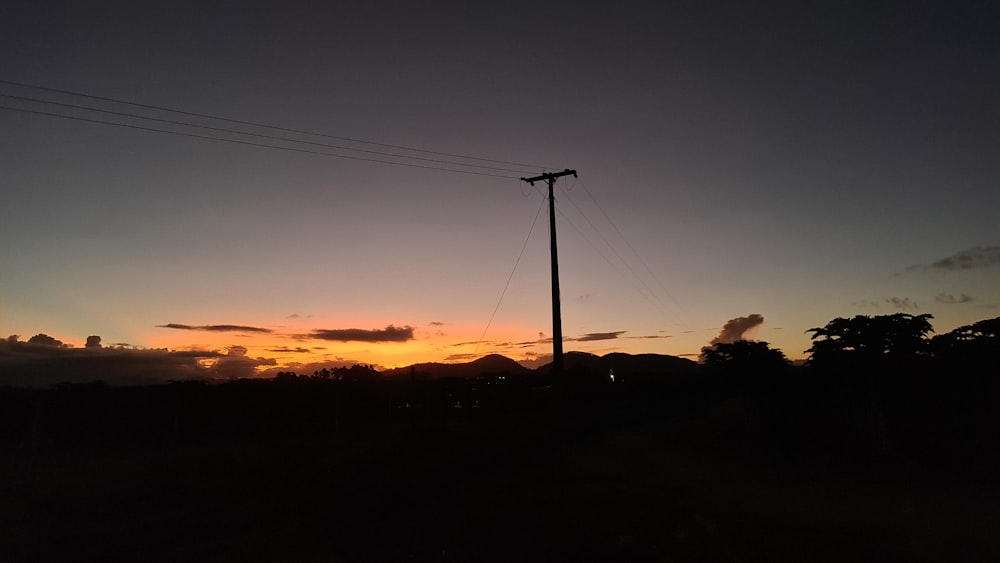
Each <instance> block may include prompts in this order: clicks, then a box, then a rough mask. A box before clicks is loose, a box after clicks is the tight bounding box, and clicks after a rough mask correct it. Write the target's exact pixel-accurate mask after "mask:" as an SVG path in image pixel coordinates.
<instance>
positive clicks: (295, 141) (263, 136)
mask: <svg viewBox="0 0 1000 563" xmlns="http://www.w3.org/2000/svg"><path fill="white" fill-rule="evenodd" d="M0 97H2V98H10V99H14V100H21V101H27V102H34V103H40V104H49V105H54V106H60V107H65V108H72V109H82V110H86V111H95V112H98V113H105V114H110V115H117V116H122V117H130V118H136V119H145V120H148V121H156V122H159V123H170V124H172V125H183V126H185V127H194V128H197V129H207V130H209V131H218V132H221V133H234V134H237V135H247V136H250V137H259V138H263V139H273V140H277V141H287V142H290V143H301V144H304V145H312V146H318V147H327V148H331V149H337V150H345V151H352V152H360V153H366V154H375V155H379V156H390V157H393V158H407V159H410V160H420V161H423V162H436V163H438V164H451V165H454V166H468V167H471V168H483V169H486V170H498V171H502V172H518V173H522V174H523V173H525V171H524V170H517V169H513V168H501V167H497V166H487V165H485V164H466V163H464V162H454V161H451V160H441V159H437V158H427V157H421V156H408V155H405V154H396V153H386V152H380V151H375V150H368V149H355V148H351V147H343V146H340V145H331V144H329V143H319V142H316V141H303V140H299V139H292V138H289V137H280V136H277V135H265V134H263V133H250V132H247V131H238V130H236V129H225V128H223V127H212V126H210V125H198V124H195V123H188V122H185V121H176V120H173V119H163V118H159V117H148V116H145V115H138V114H134V113H126V112H121V111H111V110H106V109H98V108H93V107H89V106H81V105H77V104H67V103H62V102H52V101H49V100H42V99H39V98H30V97H26V96H14V95H12V94H3V93H0Z"/></svg>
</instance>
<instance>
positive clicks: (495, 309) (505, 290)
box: [472, 198, 545, 356]
mask: <svg viewBox="0 0 1000 563" xmlns="http://www.w3.org/2000/svg"><path fill="white" fill-rule="evenodd" d="M543 207H545V198H542V202H541V203H540V204H539V205H538V210H537V211H535V218H534V219H532V221H531V227H529V228H528V236H526V237H524V244H522V245H521V252H519V253H518V254H517V260H515V261H514V267H513V268H512V269H511V271H510V275H509V276H507V283H505V284H504V286H503V291H501V292H500V298H499V299H498V300H497V304H496V307H494V308H493V314H491V315H490V320H489V321H488V322H487V323H486V328H484V329H483V334H482V335H481V336H480V337H479V340H478V341H477V342H476V347H475V349H474V350H473V351H472V355H473V356H475V355H476V354H477V353H479V345H480V344H482V343H483V340H485V339H486V333H487V332H489V330H490V326H491V325H492V324H493V320H494V319H495V318H496V316H497V311H499V310H500V304H501V303H503V298H504V296H505V295H507V289H508V288H509V287H510V282H511V280H512V279H514V272H516V271H517V266H518V265H519V264H520V263H521V258H522V257H523V256H524V250H525V249H526V248H528V241H529V240H531V233H532V232H533V231H534V230H535V223H537V222H538V216H539V215H541V214H542V208H543Z"/></svg>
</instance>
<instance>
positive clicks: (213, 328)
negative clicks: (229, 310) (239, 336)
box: [156, 323, 274, 334]
mask: <svg viewBox="0 0 1000 563" xmlns="http://www.w3.org/2000/svg"><path fill="white" fill-rule="evenodd" d="M156 326H157V327H158V328H173V329H177V330H201V331H206V332H257V333H261V334H271V333H272V332H274V331H272V330H271V329H269V328H260V327H256V326H241V325H197V326H195V325H184V324H178V323H167V324H165V325H156Z"/></svg>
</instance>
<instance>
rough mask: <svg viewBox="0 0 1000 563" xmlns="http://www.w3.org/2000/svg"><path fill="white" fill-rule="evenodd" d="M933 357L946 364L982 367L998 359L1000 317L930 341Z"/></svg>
mask: <svg viewBox="0 0 1000 563" xmlns="http://www.w3.org/2000/svg"><path fill="white" fill-rule="evenodd" d="M931 350H932V352H933V353H934V355H935V356H937V357H938V358H941V359H942V360H946V361H948V362H961V363H964V364H973V365H982V363H983V362H987V361H992V362H996V361H997V360H998V358H1000V317H996V318H992V319H986V320H982V321H979V322H976V323H973V324H971V325H965V326H960V327H958V328H956V329H955V330H953V331H951V332H947V333H945V334H939V335H937V336H935V337H934V338H932V339H931Z"/></svg>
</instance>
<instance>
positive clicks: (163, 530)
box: [0, 393, 1000, 562]
mask: <svg viewBox="0 0 1000 563" xmlns="http://www.w3.org/2000/svg"><path fill="white" fill-rule="evenodd" d="M742 408H743V406H742V403H741V401H740V400H739V399H730V400H727V401H723V402H719V403H715V404H712V405H709V404H708V403H706V404H705V405H700V406H698V405H696V406H692V405H686V406H685V405H683V404H680V403H679V402H674V403H671V402H670V401H668V400H664V401H659V400H658V399H656V398H655V397H653V398H651V397H650V396H648V395H645V394H643V393H633V394H631V395H630V394H624V395H623V394H621V393H619V394H618V395H616V396H614V397H612V399H608V400H604V399H602V398H601V397H600V395H599V394H593V393H591V394H589V395H588V396H587V397H585V398H583V399H581V398H580V397H575V396H562V395H559V394H558V393H552V394H551V395H550V396H540V397H533V398H531V399H530V400H525V401H522V402H519V403H517V406H516V408H513V407H512V408H494V409H489V408H469V407H468V406H466V407H465V408H464V409H451V410H448V411H440V412H439V413H437V414H436V415H435V416H427V417H420V416H395V417H394V416H387V420H383V421H379V422H371V423H366V424H354V425H347V424H336V423H331V424H330V425H318V426H315V427H311V428H306V429H300V430H298V431H295V432H286V431H281V432H275V431H266V430H255V431H253V432H244V433H240V432H230V433H218V434H215V435H212V434H210V433H209V434H206V436H205V437H202V438H199V439H192V438H190V437H184V436H183V435H182V436H181V438H177V436H173V437H172V436H170V435H164V436H159V437H157V438H156V439H149V440H135V439H133V440H124V441H121V440H120V441H117V442H102V441H101V440H94V439H92V438H86V437H85V438H81V439H80V440H79V441H78V443H76V444H75V445H74V444H73V443H62V442H52V441H49V442H45V441H44V440H43V441H42V442H43V445H42V446H38V445H37V443H35V441H32V440H20V441H17V440H8V441H7V442H6V447H7V452H6V453H7V454H8V455H6V456H5V458H4V460H3V462H2V465H0V471H2V474H0V478H2V485H0V487H2V488H0V560H2V561H8V562H11V561H76V560H92V561H110V560H123V561H511V560H530V561H536V560H537V561H543V560H544V561H584V560H586V561H675V562H685V561H731V562H737V561H741V562H750V561H777V562H782V561H966V562H969V561H1000V540H998V538H997V533H996V532H997V530H998V529H1000V526H998V524H1000V518H998V516H1000V511H998V508H1000V504H998V498H1000V497H998V494H997V490H996V488H995V486H994V485H993V482H992V481H991V480H990V479H988V478H987V477H986V476H984V475H983V474H982V473H980V472H975V471H971V472H969V473H968V474H965V473H962V472H957V473H956V472H954V471H951V472H947V473H940V472H938V471H931V470H928V469H926V468H925V467H923V466H922V465H921V464H919V463H911V462H907V461H905V460H891V459H888V460H886V459H874V458H869V457H866V456H864V455H853V456H844V455H841V454H840V453H838V450H837V448H836V447H832V446H831V448H829V449H828V450H826V449H825V448H822V447H820V448H816V449H814V450H812V451H811V453H809V454H808V455H804V454H803V455H800V454H796V453H793V452H790V451H785V450H782V449H780V448H778V449H776V448H774V447H771V446H768V445H766V444H761V443H760V442H759V441H757V440H754V439H751V438H750V437H748V435H747V433H746V428H745V425H744V417H743V413H742ZM136 416H138V415H136ZM25 444H29V446H25ZM824 451H825V452H826V453H824Z"/></svg>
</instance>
